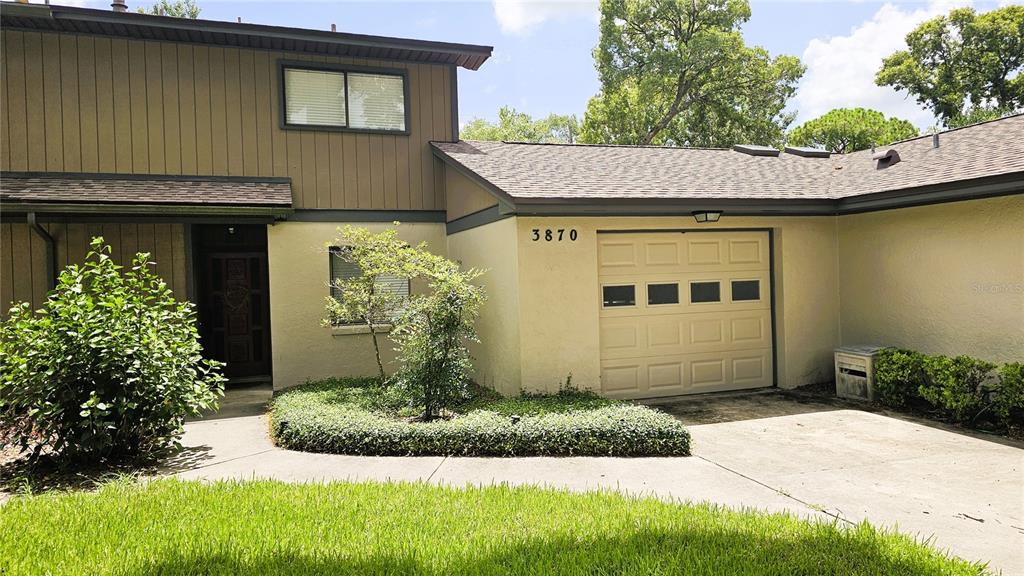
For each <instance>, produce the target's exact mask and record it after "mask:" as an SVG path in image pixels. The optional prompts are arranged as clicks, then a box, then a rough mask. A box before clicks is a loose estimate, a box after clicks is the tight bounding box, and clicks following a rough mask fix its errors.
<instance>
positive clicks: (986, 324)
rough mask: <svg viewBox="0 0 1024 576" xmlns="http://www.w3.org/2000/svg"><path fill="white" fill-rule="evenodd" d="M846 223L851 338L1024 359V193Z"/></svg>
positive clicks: (843, 251) (842, 248)
mask: <svg viewBox="0 0 1024 576" xmlns="http://www.w3.org/2000/svg"><path fill="white" fill-rule="evenodd" d="M838 221H839V262H840V264H841V269H840V276H839V278H840V284H841V291H840V303H841V312H842V341H843V343H844V344H855V343H879V344H885V345H893V346H903V347H908V348H913V349H916V350H920V351H922V352H926V353H933V354H969V355H972V356H978V357H981V358H985V359H988V360H992V361H996V362H1003V361H1012V360H1017V361H1020V360H1024V195H1017V196H1007V197H1001V198H992V199H986V200H972V201H967V202H955V203H950V204H938V205H933V206H921V207H916V208H904V209H899V210H889V211H884V212H871V213H867V214H857V215H850V216H841V217H839V218H838Z"/></svg>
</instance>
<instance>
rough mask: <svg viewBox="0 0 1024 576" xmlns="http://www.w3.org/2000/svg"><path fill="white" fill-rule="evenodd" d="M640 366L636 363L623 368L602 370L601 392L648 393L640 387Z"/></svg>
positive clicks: (615, 367)
mask: <svg viewBox="0 0 1024 576" xmlns="http://www.w3.org/2000/svg"><path fill="white" fill-rule="evenodd" d="M640 384H641V382H640V364H639V363H636V362H632V363H627V364H625V365H621V366H607V367H602V368H601V390H602V391H605V392H613V393H638V392H644V391H646V386H645V387H644V388H643V389H641V386H640Z"/></svg>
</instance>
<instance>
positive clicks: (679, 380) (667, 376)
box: [647, 361, 683, 393]
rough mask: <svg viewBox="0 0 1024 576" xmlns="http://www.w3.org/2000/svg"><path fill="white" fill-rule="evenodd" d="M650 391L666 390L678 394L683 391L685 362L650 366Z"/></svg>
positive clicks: (648, 382)
mask: <svg viewBox="0 0 1024 576" xmlns="http://www.w3.org/2000/svg"><path fill="white" fill-rule="evenodd" d="M647 388H648V390H666V389H671V391H673V392H676V393H678V391H680V390H682V389H683V362H681V361H680V362H667V363H658V364H648V366H647Z"/></svg>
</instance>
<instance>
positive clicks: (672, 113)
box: [640, 72, 690, 146]
mask: <svg viewBox="0 0 1024 576" xmlns="http://www.w3.org/2000/svg"><path fill="white" fill-rule="evenodd" d="M689 91H690V87H689V82H686V73H685V72H683V73H682V74H680V75H679V78H678V80H677V84H676V96H675V98H673V99H672V105H671V106H669V107H668V110H667V111H666V112H665V115H664V116H662V117H661V120H658V123H657V124H655V125H654V126H653V127H651V129H650V130H648V131H647V135H646V136H644V139H643V141H642V142H640V143H641V144H643V145H644V146H649V145H650V144H651V142H653V141H654V138H655V137H656V136H657V135H658V134H660V133H661V131H662V130H664V129H665V128H666V127H668V125H669V123H670V122H672V120H674V119H675V117H676V116H678V115H679V112H680V108H681V106H682V103H683V99H684V98H686V95H687V93H689Z"/></svg>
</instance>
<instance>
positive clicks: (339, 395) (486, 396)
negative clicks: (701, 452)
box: [270, 379, 690, 456]
mask: <svg viewBox="0 0 1024 576" xmlns="http://www.w3.org/2000/svg"><path fill="white" fill-rule="evenodd" d="M421 411H422V410H421V409H420V408H417V407H409V406H407V405H406V404H405V403H404V402H403V400H402V398H401V397H400V396H399V395H398V394H396V393H395V391H394V390H393V389H391V388H388V387H382V386H380V385H379V384H377V383H376V381H375V380H372V379H330V380H324V381H320V382H311V383H309V384H305V385H303V386H298V387H296V388H293V389H291V390H288V391H286V392H284V393H282V394H280V395H278V396H277V397H275V398H274V400H273V401H272V402H271V406H270V421H271V435H272V436H273V438H274V440H275V442H277V443H278V444H279V445H281V446H283V447H285V448H290V449H292V450H305V451H310V452H334V453H340V454H367V455H421V456H422V455H461V456H530V455H577V456H582V455H588V456H685V455H688V454H689V453H690V434H689V432H687V430H686V428H685V427H684V426H683V425H682V424H681V423H680V422H679V421H678V420H676V419H675V418H673V417H672V416H670V415H668V414H665V413H662V412H660V411H657V410H654V409H651V408H648V407H645V406H637V405H634V404H631V403H629V402H622V401H616V400H609V399H606V398H601V397H599V396H596V395H595V394H593V393H590V392H581V391H578V390H563V391H562V392H559V393H558V394H552V395H546V396H542V395H522V396H518V397H514V398H502V397H501V396H499V395H497V394H495V393H494V392H492V391H489V390H484V389H482V388H474V389H473V391H472V397H471V398H470V399H468V400H467V401H466V402H464V403H463V404H462V405H461V406H458V407H456V408H455V409H454V412H453V414H452V415H451V416H452V417H451V418H448V419H442V420H436V421H433V422H420V421H416V420H415V419H414V418H413V417H414V416H415V415H416V414H419V413H420V412H421Z"/></svg>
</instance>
